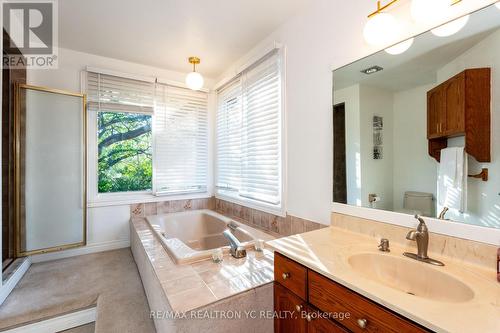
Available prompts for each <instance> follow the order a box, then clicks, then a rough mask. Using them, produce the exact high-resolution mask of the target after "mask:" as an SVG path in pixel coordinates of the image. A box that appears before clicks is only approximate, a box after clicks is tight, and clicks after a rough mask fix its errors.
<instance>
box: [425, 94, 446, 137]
mask: <svg viewBox="0 0 500 333" xmlns="http://www.w3.org/2000/svg"><path fill="white" fill-rule="evenodd" d="M445 101H446V100H445V90H444V89H442V87H441V86H439V87H436V88H434V89H433V90H431V91H429V93H428V94H427V137H428V138H429V139H432V138H436V137H439V136H440V135H441V134H442V131H443V122H445V121H446V112H445V108H446V104H445Z"/></svg>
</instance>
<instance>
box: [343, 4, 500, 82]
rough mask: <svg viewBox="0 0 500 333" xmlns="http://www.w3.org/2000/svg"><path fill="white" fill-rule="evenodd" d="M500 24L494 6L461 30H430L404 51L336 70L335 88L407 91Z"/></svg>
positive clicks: (430, 78) (432, 77)
mask: <svg viewBox="0 0 500 333" xmlns="http://www.w3.org/2000/svg"><path fill="white" fill-rule="evenodd" d="M499 27H500V11H499V10H498V9H497V8H496V7H495V6H491V7H488V8H486V9H483V10H481V11H479V12H476V13H474V14H473V15H471V17H470V20H469V22H468V24H467V26H466V27H465V28H464V29H462V30H461V31H460V32H459V33H457V34H455V35H453V36H450V37H447V38H440V37H436V36H434V35H433V34H431V33H430V32H427V33H424V34H422V35H420V36H418V37H417V38H415V42H414V44H413V45H412V47H411V48H410V49H409V50H408V51H406V52H405V53H403V54H400V55H396V56H394V55H389V54H388V53H386V52H385V51H381V52H378V53H375V54H373V55H371V56H368V57H366V58H363V59H360V60H358V61H356V62H354V63H352V64H350V65H347V66H344V67H342V68H339V69H337V70H335V71H334V72H333V80H334V83H333V84H334V89H335V90H338V89H342V88H346V87H349V86H352V85H355V84H364V85H369V86H373V87H378V88H381V89H386V90H389V91H403V90H408V89H411V88H415V87H417V86H420V85H424V84H430V83H435V82H436V71H437V70H438V69H440V68H441V67H443V66H444V65H446V64H447V63H449V62H450V61H451V60H453V59H455V58H456V57H458V56H459V55H460V54H462V53H464V52H465V51H467V50H468V49H470V48H471V47H473V46H474V45H476V44H477V43H479V42H480V41H481V40H483V39H484V38H486V37H487V36H488V35H490V34H491V33H493V32H494V31H496V30H497V29H498V28H499ZM375 65H376V66H380V67H382V68H384V70H383V71H381V72H378V73H375V74H372V75H366V74H363V73H361V71H362V70H364V69H367V68H370V67H372V66H375Z"/></svg>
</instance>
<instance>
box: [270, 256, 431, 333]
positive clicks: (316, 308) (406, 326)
mask: <svg viewBox="0 0 500 333" xmlns="http://www.w3.org/2000/svg"><path fill="white" fill-rule="evenodd" d="M274 259H275V261H274V272H275V283H274V311H275V313H276V317H275V319H274V332H275V333H306V332H307V333H326V332H329V333H348V332H355V333H357V332H372V333H375V332H377V333H380V332H384V333H386V332H387V333H401V332H405V333H422V332H430V331H428V330H426V329H424V328H422V327H421V326H419V325H417V324H415V323H413V322H411V321H410V320H408V319H406V318H404V317H402V316H400V315H398V314H396V313H394V312H392V311H390V310H388V309H386V308H384V307H383V306H380V305H378V304H376V303H374V302H373V301H371V300H369V299H367V298H365V297H363V296H361V295H359V294H357V293H355V292H353V291H351V290H350V289H348V288H346V287H344V286H342V285H340V284H338V283H336V282H334V281H332V280H330V279H328V278H326V277H324V276H322V275H320V274H318V273H316V272H314V271H312V270H310V269H308V268H307V267H304V266H302V265H300V264H299V263H296V262H295V261H293V260H291V259H289V258H286V257H285V256H283V255H281V254H279V253H275V256H274ZM284 265H285V266H284ZM303 271H306V274H305V275H304V274H302V273H301V272H303ZM293 272H295V275H294V273H293ZM297 273H298V275H297ZM283 274H285V275H283ZM285 276H286V278H285V279H284V277H285ZM290 279H294V280H293V281H294V282H293V284H291V285H293V286H294V287H295V288H296V287H297V286H302V285H303V286H304V288H305V291H306V292H305V294H302V295H303V296H304V297H302V296H300V295H298V294H297V293H296V292H295V291H297V290H299V291H300V290H302V289H301V288H299V289H297V288H296V289H295V291H293V290H290V289H289V288H287V287H286V286H285V285H284V284H283V283H284V282H285V283H286V281H287V280H288V281H290ZM289 285H290V284H289ZM299 293H300V292H299ZM325 313H326V314H330V315H331V316H330V317H328V316H325V315H321V314H325ZM339 313H344V314H345V318H343V320H336V319H335V314H337V315H338V314H339ZM347 314H348V315H347Z"/></svg>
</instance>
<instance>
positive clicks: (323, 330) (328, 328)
mask: <svg viewBox="0 0 500 333" xmlns="http://www.w3.org/2000/svg"><path fill="white" fill-rule="evenodd" d="M348 332H349V331H347V330H346V329H344V328H343V327H341V326H340V325H337V324H335V323H334V322H332V321H331V320H329V319H327V318H321V317H315V316H314V315H313V316H312V318H311V319H310V320H308V322H307V333H348Z"/></svg>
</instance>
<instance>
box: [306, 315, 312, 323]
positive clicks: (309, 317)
mask: <svg viewBox="0 0 500 333" xmlns="http://www.w3.org/2000/svg"><path fill="white" fill-rule="evenodd" d="M306 320H307V321H308V322H311V321H312V320H313V318H312V316H311V314H309V313H308V314H307V316H306Z"/></svg>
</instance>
